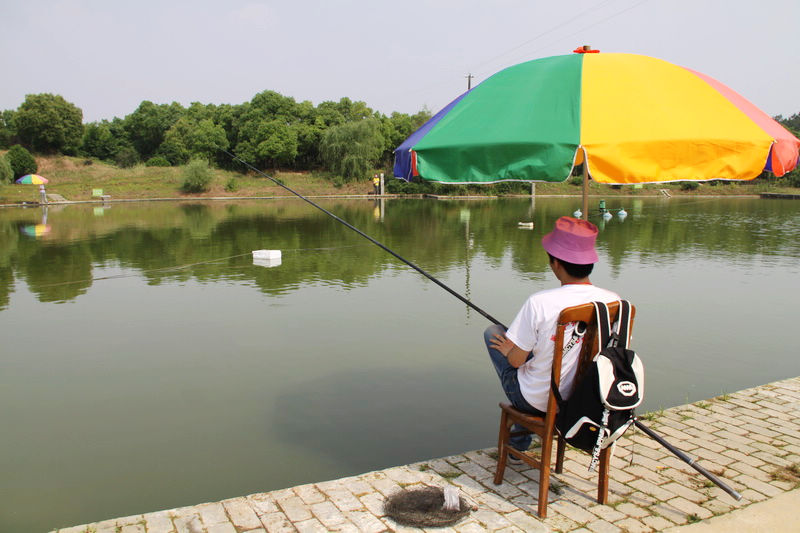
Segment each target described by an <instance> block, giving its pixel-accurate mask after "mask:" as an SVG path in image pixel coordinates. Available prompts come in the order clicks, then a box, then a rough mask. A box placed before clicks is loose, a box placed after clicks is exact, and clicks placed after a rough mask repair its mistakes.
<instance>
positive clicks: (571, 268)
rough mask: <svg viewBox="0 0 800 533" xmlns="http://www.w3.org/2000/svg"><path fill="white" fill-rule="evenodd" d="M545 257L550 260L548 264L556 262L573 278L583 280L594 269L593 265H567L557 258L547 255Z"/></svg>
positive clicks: (567, 263)
mask: <svg viewBox="0 0 800 533" xmlns="http://www.w3.org/2000/svg"><path fill="white" fill-rule="evenodd" d="M547 256H548V257H549V258H550V262H551V263H552V262H553V261H558V262H559V263H561V265H562V266H563V267H564V270H565V271H566V272H567V274H569V275H570V276H572V277H573V278H577V279H583V278H588V277H589V274H591V273H592V269H594V263H589V264H588V265H579V264H576V263H569V262H567V261H564V260H563V259H559V258H558V257H553V256H552V255H550V254H549V253H548V254H547Z"/></svg>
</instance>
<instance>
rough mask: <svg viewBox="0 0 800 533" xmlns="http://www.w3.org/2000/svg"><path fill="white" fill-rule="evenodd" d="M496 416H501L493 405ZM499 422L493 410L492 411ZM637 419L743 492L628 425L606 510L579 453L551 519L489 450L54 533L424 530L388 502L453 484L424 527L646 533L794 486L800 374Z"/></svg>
mask: <svg viewBox="0 0 800 533" xmlns="http://www.w3.org/2000/svg"><path fill="white" fill-rule="evenodd" d="M498 411H499V410H498ZM498 417H499V413H498ZM642 419H643V420H645V423H646V424H647V425H649V426H650V427H651V428H653V429H654V430H656V431H657V432H659V433H661V434H662V435H664V437H665V438H667V440H669V441H671V442H672V443H673V444H674V445H676V446H677V447H679V448H680V449H682V450H683V451H685V452H687V453H689V454H690V455H693V456H697V457H699V458H700V464H701V465H702V466H704V467H705V468H706V469H707V470H709V471H711V472H712V473H714V474H716V475H718V476H719V477H721V478H723V479H724V480H725V481H727V482H728V484H730V485H731V486H732V487H733V488H734V489H736V490H737V491H738V492H740V493H741V494H742V496H743V497H744V498H743V499H742V501H740V502H736V501H734V499H733V498H731V497H730V496H728V495H727V494H725V493H724V492H723V491H722V490H721V489H719V488H717V487H715V486H714V485H712V484H711V483H710V482H708V481H707V480H706V479H705V478H704V477H703V476H701V475H700V474H698V473H697V472H695V470H693V469H692V468H691V467H689V466H688V465H686V464H685V463H683V462H682V461H680V460H679V459H677V458H676V457H674V456H672V455H671V454H670V453H669V452H668V451H667V450H665V449H663V448H662V447H661V446H660V445H659V444H658V443H656V442H654V441H652V440H651V439H649V438H648V437H647V436H645V435H644V434H642V433H641V432H636V431H633V430H629V431H628V433H627V434H626V436H625V437H624V438H623V439H622V440H621V441H620V442H619V445H618V446H617V449H616V452H615V455H614V458H613V460H612V466H611V488H610V492H609V505H598V504H597V503H596V502H595V501H594V496H595V492H596V490H597V489H596V487H597V479H596V477H595V475H593V474H590V473H588V472H587V470H586V467H587V465H588V459H589V458H588V455H586V454H584V453H582V452H579V451H576V450H568V451H567V455H566V460H565V462H564V473H563V474H561V475H555V474H553V476H552V480H553V481H552V485H551V491H550V503H549V504H548V515H549V516H548V518H547V519H545V520H539V519H538V517H537V516H536V497H537V494H538V492H537V491H538V475H537V474H538V472H537V471H535V470H530V469H528V468H527V467H523V466H515V465H509V466H508V467H507V468H506V475H505V480H504V482H503V484H502V485H494V484H493V483H492V476H493V472H494V468H495V457H496V449H494V448H488V449H485V450H476V451H471V452H467V453H464V454H460V455H454V456H452V457H444V458H440V459H433V460H430V461H425V462H421V463H416V464H411V465H407V466H399V467H394V468H388V469H386V470H381V471H376V472H369V473H366V474H362V475H360V476H355V477H349V478H343V479H337V480H333V481H325V482H321V483H314V484H309V485H302V486H299V487H293V488H289V489H283V490H277V491H273V492H267V493H260V494H252V495H250V496H244V497H241V498H233V499H230V500H225V501H222V502H214V503H203V504H199V505H195V506H191V507H182V508H180V509H170V510H166V511H159V512H155V513H148V514H144V515H136V516H130V517H126V518H117V519H112V520H104V521H101V522H97V523H93V524H87V525H82V526H76V527H70V528H64V529H60V530H58V533H245V532H249V533H263V532H273V531H274V532H295V531H299V532H317V531H320V532H325V531H343V532H347V531H367V532H376V533H377V532H382V531H398V532H406V531H423V530H419V529H413V528H407V527H402V526H398V525H397V524H396V523H394V522H393V521H392V520H391V519H390V518H388V517H387V516H386V515H385V513H384V511H383V502H384V500H385V498H386V497H387V496H389V495H391V494H392V493H394V492H396V491H399V490H401V489H403V488H414V487H418V486H423V485H437V486H444V485H446V484H452V485H455V486H457V487H459V489H460V491H461V495H462V496H463V497H464V498H465V499H466V500H468V501H469V502H470V503H471V504H472V505H473V506H474V510H473V512H471V513H470V515H469V516H467V517H466V518H465V519H464V520H462V521H461V522H459V523H457V524H456V525H454V526H453V527H451V528H436V529H432V530H431V531H447V532H459V533H467V532H473V531H475V532H477V531H502V532H512V531H532V532H536V531H564V532H567V531H570V532H572V531H574V532H581V533H584V532H596V533H601V532H607V531H608V532H629V533H634V532H645V531H660V530H663V529H665V528H669V527H673V526H680V525H684V524H690V523H693V522H698V521H702V520H704V519H707V518H710V517H713V516H717V515H721V514H725V513H728V512H730V511H732V510H733V509H736V508H742V507H745V506H747V505H748V504H750V503H753V502H759V501H763V500H767V499H769V498H773V497H775V496H778V495H781V494H783V493H785V492H787V491H789V490H791V489H793V488H796V487H798V486H800V378H794V379H789V380H785V381H780V382H775V383H770V384H767V385H763V386H761V387H755V388H752V389H746V390H743V391H740V392H737V393H734V394H730V395H724V396H721V397H717V398H713V399H711V400H707V401H701V402H696V403H694V404H689V405H682V406H678V407H674V408H671V409H667V410H664V411H659V412H656V413H650V414H648V415H646V416H644V417H642Z"/></svg>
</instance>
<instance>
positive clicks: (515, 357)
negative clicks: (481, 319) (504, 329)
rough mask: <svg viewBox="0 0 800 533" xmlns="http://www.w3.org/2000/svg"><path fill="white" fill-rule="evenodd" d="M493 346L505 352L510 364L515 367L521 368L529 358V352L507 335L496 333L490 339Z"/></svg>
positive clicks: (502, 352)
mask: <svg viewBox="0 0 800 533" xmlns="http://www.w3.org/2000/svg"><path fill="white" fill-rule="evenodd" d="M489 344H491V345H492V348H494V349H496V350H497V351H498V352H500V353H501V354H503V355H504V356H505V358H506V359H508V362H509V364H511V366H513V367H514V368H519V367H521V366H522V364H523V363H524V362H525V361H526V360H527V359H528V352H526V351H524V350H522V349H521V348H520V347H518V346H517V345H516V344H514V343H513V342H512V341H511V340H510V339H509V338H508V337H506V336H505V335H502V334H499V333H495V334H494V336H493V337H492V340H490V341H489Z"/></svg>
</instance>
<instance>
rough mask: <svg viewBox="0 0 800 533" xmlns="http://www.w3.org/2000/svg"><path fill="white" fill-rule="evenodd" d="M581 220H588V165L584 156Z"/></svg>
mask: <svg viewBox="0 0 800 533" xmlns="http://www.w3.org/2000/svg"><path fill="white" fill-rule="evenodd" d="M581 212H582V213H583V215H582V216H583V220H589V165H587V164H586V156H584V158H583V209H581Z"/></svg>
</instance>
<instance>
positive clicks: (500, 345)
mask: <svg viewBox="0 0 800 533" xmlns="http://www.w3.org/2000/svg"><path fill="white" fill-rule="evenodd" d="M489 344H491V345H492V348H494V349H495V350H497V351H498V352H500V353H501V354H503V356H504V357H508V352H510V351H511V349H512V348H514V347H515V346H516V345H515V344H514V343H513V342H511V341H510V340H509V338H508V337H506V336H505V335H503V334H501V333H495V334H494V336H493V337H492V340H491V341H489Z"/></svg>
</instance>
